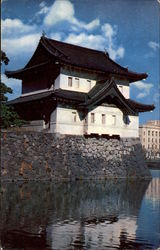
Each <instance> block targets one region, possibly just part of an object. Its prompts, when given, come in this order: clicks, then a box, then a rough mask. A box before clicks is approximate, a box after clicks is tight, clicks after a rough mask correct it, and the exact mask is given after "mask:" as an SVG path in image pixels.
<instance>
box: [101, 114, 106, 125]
mask: <svg viewBox="0 0 160 250" xmlns="http://www.w3.org/2000/svg"><path fill="white" fill-rule="evenodd" d="M105 123H106V116H105V114H102V124H105Z"/></svg>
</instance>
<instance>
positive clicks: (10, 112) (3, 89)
mask: <svg viewBox="0 0 160 250" xmlns="http://www.w3.org/2000/svg"><path fill="white" fill-rule="evenodd" d="M8 62H9V59H8V57H7V56H6V54H5V52H3V51H1V65H2V63H4V64H5V65H7V64H8ZM12 92H13V91H12V89H11V88H10V87H7V86H6V85H5V83H3V82H0V105H1V106H0V108H1V117H0V125H1V128H8V127H11V126H15V127H17V126H18V127H20V126H22V125H23V124H24V123H25V121H24V120H21V119H20V117H19V115H18V114H17V113H16V112H15V111H14V108H13V107H12V106H7V105H6V101H7V100H8V97H6V96H5V94H7V93H9V94H12Z"/></svg>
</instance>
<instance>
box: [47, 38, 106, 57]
mask: <svg viewBox="0 0 160 250" xmlns="http://www.w3.org/2000/svg"><path fill="white" fill-rule="evenodd" d="M45 39H47V40H51V41H55V42H58V43H63V44H68V45H70V46H75V47H79V48H82V49H86V50H92V51H96V52H98V53H102V54H104V55H105V52H103V51H102V50H96V49H91V48H87V47H83V46H80V45H77V44H72V43H68V42H62V41H58V40H55V39H51V38H48V37H45ZM52 46H53V45H52Z"/></svg>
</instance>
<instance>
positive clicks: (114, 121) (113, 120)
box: [112, 115, 116, 125]
mask: <svg viewBox="0 0 160 250" xmlns="http://www.w3.org/2000/svg"><path fill="white" fill-rule="evenodd" d="M112 125H116V116H115V115H112Z"/></svg>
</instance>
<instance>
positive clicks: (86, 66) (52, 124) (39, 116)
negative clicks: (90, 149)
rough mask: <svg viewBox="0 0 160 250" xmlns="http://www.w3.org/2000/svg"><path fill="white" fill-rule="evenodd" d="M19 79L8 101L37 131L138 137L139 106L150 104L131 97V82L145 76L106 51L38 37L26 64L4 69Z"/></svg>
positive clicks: (149, 107) (150, 107) (146, 107)
mask: <svg viewBox="0 0 160 250" xmlns="http://www.w3.org/2000/svg"><path fill="white" fill-rule="evenodd" d="M6 75H7V76H8V77H12V78H16V79H21V80H22V95H21V96H20V97H18V98H17V99H15V100H12V101H10V102H8V104H9V105H14V107H15V108H16V110H17V112H18V113H19V114H20V115H21V116H22V117H23V118H24V119H25V120H27V121H29V127H30V128H32V129H34V130H36V131H43V130H44V129H45V130H47V131H48V132H51V133H60V134H75V135H84V134H87V135H90V134H99V135H110V136H112V135H118V136H121V137H138V134H139V132H138V128H139V112H146V111H151V110H153V109H154V105H145V104H142V103H137V102H135V101H134V100H131V99H130V83H132V82H135V81H139V80H142V79H145V78H146V77H147V74H146V73H135V72H133V71H130V70H128V68H124V67H122V66H120V65H119V64H117V63H116V62H114V61H113V60H111V59H110V57H109V55H108V53H106V52H102V51H98V50H93V49H88V48H84V47H80V46H76V45H72V44H68V43H64V42H60V41H56V40H52V39H48V38H46V37H44V36H42V37H41V39H40V41H39V44H38V46H37V49H36V51H35V52H34V54H33V56H32V58H31V59H30V61H29V62H28V63H27V65H26V66H25V67H24V68H23V69H20V70H17V71H6Z"/></svg>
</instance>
